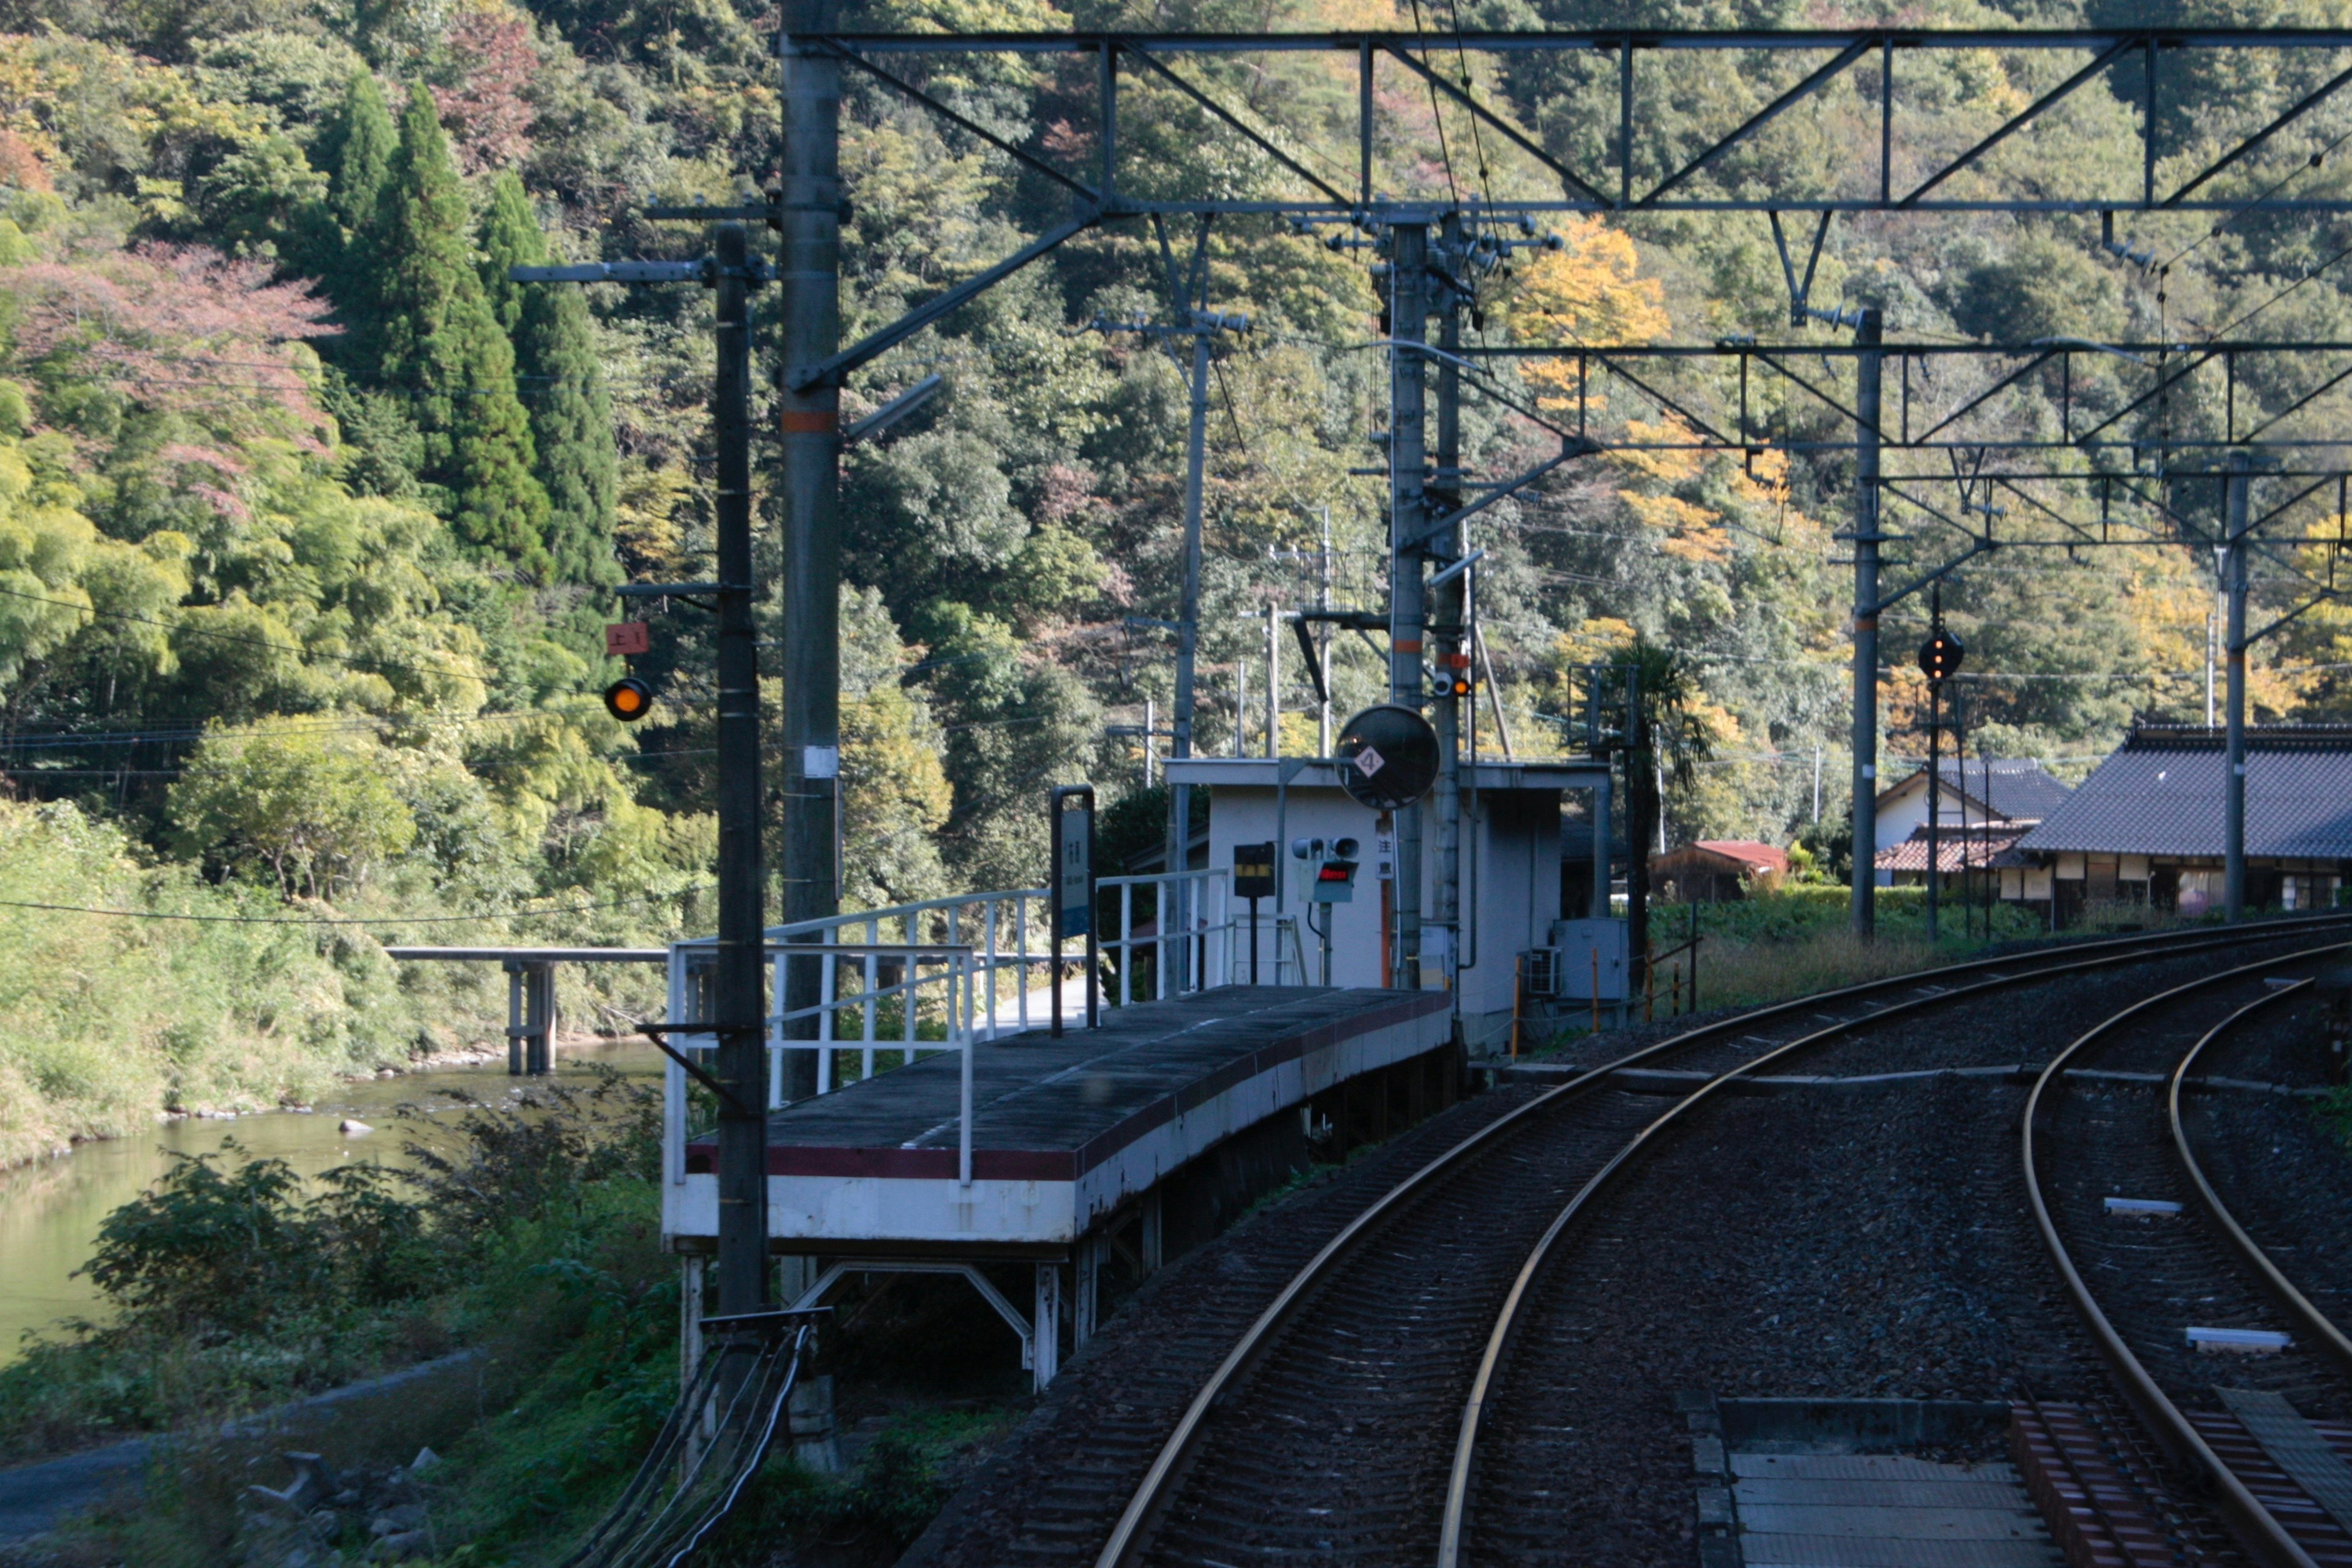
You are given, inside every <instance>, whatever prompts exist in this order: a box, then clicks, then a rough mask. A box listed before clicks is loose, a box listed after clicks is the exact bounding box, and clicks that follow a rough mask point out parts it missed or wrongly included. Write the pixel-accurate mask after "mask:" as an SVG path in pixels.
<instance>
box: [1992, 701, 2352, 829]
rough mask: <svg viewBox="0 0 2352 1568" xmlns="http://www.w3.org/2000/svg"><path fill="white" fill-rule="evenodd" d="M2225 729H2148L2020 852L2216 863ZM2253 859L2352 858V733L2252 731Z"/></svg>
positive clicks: (2299, 728)
mask: <svg viewBox="0 0 2352 1568" xmlns="http://www.w3.org/2000/svg"><path fill="white" fill-rule="evenodd" d="M2223 741H2224V737H2223V734H2222V732H2221V731H2219V730H2208V729H2205V728H2203V727H2201V726H2199V727H2193V728H2192V727H2189V726H2173V725H2160V726H2159V725H2143V726H2141V727H2139V728H2137V729H2136V730H2134V731H2133V732H2132V734H2131V736H2130V737H2129V738H2128V739H2127V740H2126V741H2125V742H2124V744H2123V747H2122V749H2121V750H2119V751H2117V752H2116V753H2115V754H2114V755H2113V756H2111V757H2109V758H2108V759H2107V760H2106V761H2105V762H2103V763H2100V764H2099V765H2098V768H2097V769H2096V771H2095V772H2094V773H2092V774H2091V776H2090V777H2089V778H2087V779H2085V780H2084V781H2083V784H2082V787H2080V788H2079V789H2077V790H2075V792H2074V795H2072V796H2071V797H2070V798H2069V799H2068V800H2067V801H2066V803H2065V804H2064V805H2061V806H2060V807H2059V808H2058V809H2057V810H2055V811H2053V812H2052V813H2051V814H2050V816H2049V817H2048V818H2047V819H2045V820H2044V821H2043V822H2042V826H2039V827H2037V828H2035V829H2034V830H2033V831H2032V832H2031V833H2029V834H2027V835H2026V836H2025V837H2024V838H2023V839H2022V840H2021V842H2020V845H2019V847H2021V848H2022V849H2026V850H2030V851H2040V852H2042V853H2051V852H2067V853H2089V854H2095V855H2199V856H2205V855H2219V854H2221V852H2222V847H2223V846H2222V841H2221V814H2222V786H2223V780H2224V777H2225V774H2224V768H2225V765H2226V756H2225V753H2224V750H2223ZM2246 853H2247V854H2249V855H2254V856H2262V857H2265V858H2279V859H2313V860H2343V859H2352V727H2346V726H2319V725H2289V724H2282V725H2258V726H2251V727H2249V729H2248V730H2247V734H2246Z"/></svg>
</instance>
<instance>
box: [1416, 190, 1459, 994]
mask: <svg viewBox="0 0 2352 1568" xmlns="http://www.w3.org/2000/svg"><path fill="white" fill-rule="evenodd" d="M1438 235H1439V240H1440V248H1439V259H1440V261H1441V263H1442V264H1443V265H1444V268H1446V270H1445V272H1444V274H1440V273H1437V272H1435V271H1433V272H1432V273H1430V274H1428V276H1429V279H1430V281H1431V282H1432V283H1433V284H1435V285H1436V287H1437V289H1438V290H1439V293H1440V300H1439V303H1438V317H1437V346H1438V347H1439V348H1440V349H1442V350H1444V354H1445V357H1444V358H1443V359H1441V360H1439V361H1438V362H1437V472H1436V476H1435V482H1434V483H1433V485H1432V487H1431V489H1430V495H1429V509H1430V510H1433V511H1435V512H1437V513H1438V514H1439V515H1441V516H1444V515H1447V514H1451V513H1454V512H1457V511H1459V510H1461V509H1462V370H1461V366H1460V364H1459V363H1458V360H1459V357H1460V355H1461V352H1462V290H1461V289H1457V288H1455V287H1454V285H1453V277H1452V269H1453V268H1454V267H1456V266H1459V265H1461V263H1462V262H1463V260H1464V259H1465V258H1464V256H1463V249H1462V219H1461V217H1460V216H1458V215H1456V214H1454V213H1448V214H1446V215H1445V219H1444V223H1443V225H1442V226H1440V228H1439V230H1438ZM1428 552H1429V553H1430V554H1431V555H1433V556H1434V557H1436V558H1438V559H1439V560H1441V561H1444V563H1446V565H1447V568H1448V570H1446V571H1444V572H1441V573H1440V574H1439V579H1440V580H1439V581H1438V582H1436V583H1435V584H1434V585H1433V586H1434V589H1435V594H1434V602H1433V604H1432V605H1430V623H1431V624H1430V633H1431V636H1432V637H1433V640H1434V641H1435V643H1436V650H1435V651H1436V654H1437V658H1436V660H1435V663H1436V665H1437V674H1438V679H1440V680H1442V681H1444V684H1445V695H1444V696H1443V697H1441V698H1439V699H1438V700H1437V710H1436V713H1435V714H1434V716H1433V717H1434V719H1435V721H1436V728H1437V792H1436V794H1437V868H1436V869H1437V887H1436V889H1435V892H1436V898H1435V900H1434V902H1435V904H1436V909H1435V910H1433V912H1432V916H1431V924H1432V925H1433V927H1434V928H1435V929H1436V931H1438V932H1439V933H1440V935H1439V936H1438V937H1437V938H1436V939H1435V940H1436V942H1440V943H1442V944H1443V945H1442V946H1440V947H1439V948H1438V950H1437V952H1436V961H1437V968H1438V972H1439V973H1441V974H1442V975H1443V976H1444V981H1445V987H1446V989H1447V990H1449V991H1451V990H1453V989H1454V988H1455V985H1456V984H1457V983H1458V981H1459V978H1460V970H1461V963H1462V703H1461V700H1459V699H1458V698H1456V697H1454V694H1453V693H1454V675H1455V674H1456V673H1457V672H1458V671H1460V670H1462V669H1463V668H1466V667H1467V666H1468V664H1469V662H1470V658H1469V646H1470V644H1469V616H1468V614H1467V611H1468V608H1469V603H1470V601H1469V596H1468V592H1467V590H1468V585H1469V573H1468V572H1467V571H1466V570H1465V569H1463V568H1462V567H1461V566H1460V564H1459V563H1460V561H1461V557H1462V525H1461V524H1460V523H1458V522H1455V523H1450V524H1449V525H1448V526H1447V527H1446V529H1445V531H1444V532H1443V533H1441V534H1439V535H1438V536H1437V537H1436V538H1435V539H1433V540H1431V541H1430V542H1429V549H1428ZM1430 945H1431V943H1430V942H1429V941H1427V940H1424V942H1423V947H1424V949H1426V948H1427V947H1428V946H1430Z"/></svg>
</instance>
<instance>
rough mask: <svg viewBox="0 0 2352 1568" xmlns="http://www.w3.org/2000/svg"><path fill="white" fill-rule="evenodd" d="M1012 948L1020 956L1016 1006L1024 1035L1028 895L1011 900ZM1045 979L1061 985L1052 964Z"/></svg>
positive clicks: (1019, 895) (1048, 982)
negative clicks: (1018, 998)
mask: <svg viewBox="0 0 2352 1568" xmlns="http://www.w3.org/2000/svg"><path fill="white" fill-rule="evenodd" d="M1013 951H1014V952H1018V953H1020V955H1021V963H1020V964H1019V966H1018V967H1019V969H1020V972H1021V973H1020V975H1019V984H1020V989H1021V1000H1020V1002H1019V1003H1018V1004H1017V1005H1018V1006H1019V1008H1020V1017H1021V1030H1022V1033H1024V1034H1026V1033H1028V1031H1029V895H1028V894H1026V893H1020V894H1015V895H1014V897H1013ZM1045 979H1046V982H1047V984H1060V983H1061V975H1060V973H1059V972H1058V970H1057V969H1056V967H1055V965H1054V964H1052V963H1048V964H1046V965H1045Z"/></svg>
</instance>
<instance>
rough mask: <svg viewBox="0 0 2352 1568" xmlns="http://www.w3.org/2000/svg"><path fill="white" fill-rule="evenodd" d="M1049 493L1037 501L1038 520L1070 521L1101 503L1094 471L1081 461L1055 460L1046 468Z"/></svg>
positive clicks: (1046, 483) (1050, 521) (1047, 490)
mask: <svg viewBox="0 0 2352 1568" xmlns="http://www.w3.org/2000/svg"><path fill="white" fill-rule="evenodd" d="M1101 504H1102V503H1101V502H1100V501H1099V500H1097V499H1096V498H1095V475H1094V470H1093V469H1092V468H1087V467H1086V466H1085V465H1084V464H1079V465H1077V466H1076V467H1072V466H1070V465H1068V464H1065V463H1055V464H1053V465H1052V466H1051V467H1049V468H1046V470H1045V494H1044V495H1043V496H1042V497H1040V498H1039V500H1038V503H1037V521H1039V522H1045V523H1057V522H1058V523H1066V522H1068V521H1069V520H1070V519H1071V518H1073V517H1076V516H1077V515H1078V514H1079V513H1080V512H1084V511H1092V510H1097V509H1098V508H1099V507H1100V506H1101Z"/></svg>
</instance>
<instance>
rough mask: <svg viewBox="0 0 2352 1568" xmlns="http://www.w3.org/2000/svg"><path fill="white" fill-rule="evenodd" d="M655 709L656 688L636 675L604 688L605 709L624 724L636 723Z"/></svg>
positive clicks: (627, 676)
mask: <svg viewBox="0 0 2352 1568" xmlns="http://www.w3.org/2000/svg"><path fill="white" fill-rule="evenodd" d="M653 710H654V689H653V688H652V687H650V686H647V685H646V683H645V682H644V681H642V680H639V679H637V678H636V677H635V676H634V675H625V676H623V677H621V679H618V680H616V681H614V682H613V684H612V685H610V686H608V687H606V688H604V711H605V712H607V713H610V714H611V715H612V716H613V717H614V718H615V719H618V720H619V721H621V722H622V723H624V724H634V723H635V722H636V721H638V720H640V719H642V718H644V717H645V716H646V714H648V713H650V712H652V711H653Z"/></svg>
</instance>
